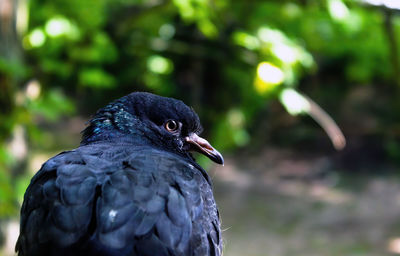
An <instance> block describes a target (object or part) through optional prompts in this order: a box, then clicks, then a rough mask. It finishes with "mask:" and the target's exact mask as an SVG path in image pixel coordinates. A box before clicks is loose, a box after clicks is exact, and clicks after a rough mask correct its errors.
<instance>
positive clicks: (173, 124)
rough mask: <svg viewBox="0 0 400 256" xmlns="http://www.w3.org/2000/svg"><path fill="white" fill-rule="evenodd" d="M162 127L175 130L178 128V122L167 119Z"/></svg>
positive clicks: (171, 130) (170, 130)
mask: <svg viewBox="0 0 400 256" xmlns="http://www.w3.org/2000/svg"><path fill="white" fill-rule="evenodd" d="M164 127H165V129H166V130H167V131H169V132H176V131H177V130H178V129H179V124H178V122H177V121H175V120H168V121H167V122H166V123H165V124H164Z"/></svg>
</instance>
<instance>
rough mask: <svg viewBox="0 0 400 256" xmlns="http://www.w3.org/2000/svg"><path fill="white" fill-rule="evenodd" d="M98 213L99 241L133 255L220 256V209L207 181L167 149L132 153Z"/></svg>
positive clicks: (105, 187) (104, 195)
mask: <svg viewBox="0 0 400 256" xmlns="http://www.w3.org/2000/svg"><path fill="white" fill-rule="evenodd" d="M202 189H205V190H206V192H207V193H203V191H202ZM210 196H211V197H210ZM208 211H210V212H208ZM97 216H98V221H97V225H98V231H97V232H98V233H97V236H96V241H98V242H100V244H102V245H104V246H106V247H108V248H115V249H119V250H123V252H126V253H127V254H129V255H141V256H151V255H160V256H162V255H202V256H204V255H220V250H221V241H220V228H219V219H218V213H217V209H216V206H215V202H214V199H213V197H212V191H211V187H210V185H209V183H208V181H207V179H206V178H204V176H203V174H202V173H201V172H200V171H199V169H198V168H197V167H195V166H194V165H192V164H190V163H189V162H187V161H186V160H182V159H180V158H179V157H177V156H175V155H172V154H168V153H166V152H160V151H156V150H142V151H140V152H136V153H135V154H131V155H130V156H129V157H128V158H127V160H126V161H124V162H123V167H122V168H121V169H120V170H119V171H117V172H114V173H113V174H112V175H110V178H109V179H108V180H107V181H106V182H105V183H104V185H103V187H102V196H101V198H99V201H98V204H97ZM98 248H99V247H98ZM103 249H104V248H103ZM120 252H121V251H120ZM128 252H131V253H128Z"/></svg>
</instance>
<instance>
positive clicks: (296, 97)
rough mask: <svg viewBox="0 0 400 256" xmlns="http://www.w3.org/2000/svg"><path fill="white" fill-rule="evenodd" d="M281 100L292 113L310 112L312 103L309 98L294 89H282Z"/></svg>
mask: <svg viewBox="0 0 400 256" xmlns="http://www.w3.org/2000/svg"><path fill="white" fill-rule="evenodd" d="M279 100H280V102H281V103H282V104H283V106H284V107H285V109H286V110H287V112H289V114H291V115H294V116H295V115H298V114H302V113H308V112H310V103H309V102H308V100H307V99H306V98H305V97H304V96H303V95H301V94H300V93H298V92H297V91H295V90H294V89H291V88H287V89H284V90H282V92H281V94H280V95H279Z"/></svg>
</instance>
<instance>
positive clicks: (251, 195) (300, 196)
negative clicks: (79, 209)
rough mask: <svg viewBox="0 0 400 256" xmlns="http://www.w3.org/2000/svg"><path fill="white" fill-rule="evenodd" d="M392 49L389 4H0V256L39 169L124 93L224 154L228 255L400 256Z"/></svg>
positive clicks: (397, 70)
mask: <svg viewBox="0 0 400 256" xmlns="http://www.w3.org/2000/svg"><path fill="white" fill-rule="evenodd" d="M399 49H400V1H398V0H291V1H289V0H269V1H267V0H265V1H238V0H171V1H169V0H85V1H82V0H0V230H1V232H0V247H1V249H0V255H6V256H8V255H13V247H14V244H15V240H16V237H17V235H18V216H19V208H20V204H21V202H22V197H23V193H24V191H25V189H26V187H27V185H28V183H29V180H30V178H31V177H32V175H33V174H34V173H35V172H36V171H37V170H38V169H39V168H40V166H41V164H42V163H43V162H44V161H46V160H47V159H48V158H49V157H51V156H53V155H55V154H57V153H59V152H60V151H63V150H69V149H73V148H75V147H76V146H77V145H79V141H80V131H81V130H82V129H83V128H84V127H85V122H86V121H87V120H88V118H90V115H91V114H93V113H94V112H95V111H96V109H98V108H100V107H102V106H104V104H106V103H107V102H109V101H111V100H113V99H116V98H118V97H121V96H123V95H125V94H128V93H130V92H132V91H149V92H153V93H157V94H160V95H163V96H171V97H175V98H179V99H182V100H183V101H185V102H186V103H187V104H188V105H191V106H193V108H194V109H195V110H196V111H197V113H198V114H199V115H200V117H201V120H202V123H203V126H204V128H205V132H204V136H205V137H206V138H208V139H209V140H210V141H211V142H212V144H213V145H214V146H215V147H216V148H218V149H219V150H220V151H222V152H223V153H224V156H225V158H226V164H225V166H224V167H219V166H215V165H213V164H211V163H210V162H209V161H208V160H207V159H204V158H200V157H199V161H200V162H201V163H202V165H203V166H205V167H206V168H207V169H208V170H210V173H211V175H212V177H213V180H214V187H215V195H216V199H217V202H218V204H219V206H220V212H221V215H222V225H223V230H224V232H223V234H224V244H225V247H224V251H225V255H228V256H231V255H232V256H235V255H246V256H247V255H248V256H257V255H272V256H286V255H299V256H301V255H304V256H305V255H307V256H313V255H316V256H334V255H363V256H366V255H367V256H368V255H376V256H378V255H379V256H381V255H393V254H400V176H399V171H400V169H399V164H400V62H399V57H400V56H399ZM333 120H335V121H333ZM335 122H336V124H337V125H336V124H335ZM338 127H340V129H341V130H339V129H338ZM341 131H342V132H343V134H344V136H345V137H346V141H345V140H344V137H343V134H342V132H341Z"/></svg>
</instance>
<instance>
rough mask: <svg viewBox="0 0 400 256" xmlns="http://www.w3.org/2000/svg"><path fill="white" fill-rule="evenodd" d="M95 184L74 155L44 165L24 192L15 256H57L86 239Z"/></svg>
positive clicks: (68, 153) (52, 160)
mask: <svg viewBox="0 0 400 256" xmlns="http://www.w3.org/2000/svg"><path fill="white" fill-rule="evenodd" d="M96 182H97V179H96V177H95V175H94V174H93V172H91V171H90V170H89V169H88V168H86V165H85V162H84V161H83V159H82V158H81V156H80V155H79V154H78V153H77V152H74V151H70V152H64V153H61V154H59V155H58V156H56V157H54V158H52V159H50V160H49V161H47V162H46V163H45V164H44V165H43V166H42V168H41V169H40V170H39V172H38V173H37V174H36V175H35V176H34V177H33V178H32V181H31V184H30V185H29V187H28V189H27V191H26V192H25V196H24V203H23V205H22V209H21V227H20V236H19V238H18V242H17V244H16V250H17V251H18V252H19V253H18V254H19V255H53V254H54V255H56V254H59V253H58V252H57V251H58V248H61V247H68V246H71V245H72V244H75V243H77V242H79V240H80V239H82V238H83V237H84V236H85V235H87V232H88V229H89V226H90V224H91V219H92V217H91V216H92V211H93V209H92V208H93V207H92V204H93V200H94V198H95V193H96V189H95V187H96Z"/></svg>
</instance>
